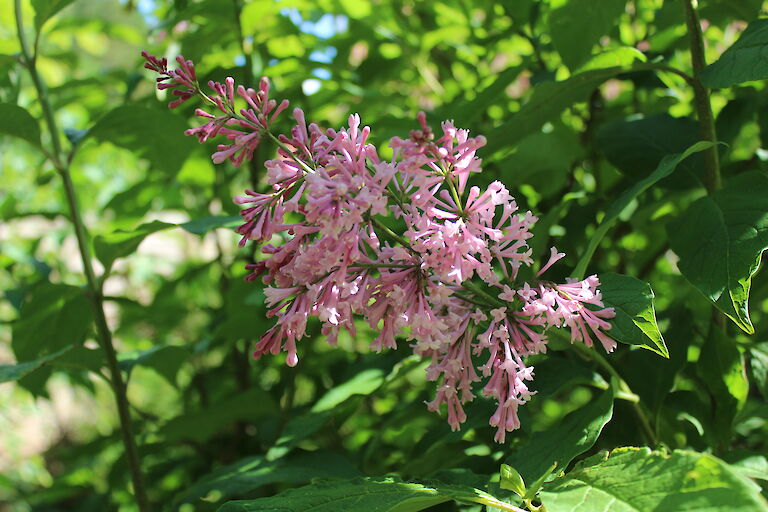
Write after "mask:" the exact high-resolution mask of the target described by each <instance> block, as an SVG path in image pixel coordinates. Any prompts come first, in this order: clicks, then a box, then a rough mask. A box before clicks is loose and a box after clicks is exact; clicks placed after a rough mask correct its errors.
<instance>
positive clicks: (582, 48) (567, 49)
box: [549, 0, 627, 69]
mask: <svg viewBox="0 0 768 512" xmlns="http://www.w3.org/2000/svg"><path fill="white" fill-rule="evenodd" d="M626 3H627V2H626V0H604V1H602V2H595V1H594V0H569V1H568V2H567V3H566V4H565V5H563V6H562V7H559V8H557V9H555V10H553V11H552V12H551V13H550V15H549V34H550V37H552V44H554V46H555V49H556V50H557V53H559V54H560V56H561V57H562V59H563V62H564V63H565V65H566V66H568V67H569V68H570V69H576V68H578V67H579V66H580V65H581V64H583V63H584V62H586V61H587V59H588V58H589V56H590V55H591V54H592V48H593V47H594V46H595V45H596V44H597V43H598V41H600V38H601V37H603V36H604V35H606V34H607V33H608V32H610V31H611V29H613V27H614V26H615V25H616V22H617V20H618V19H619V17H620V16H621V15H622V14H623V13H624V6H625V4H626Z"/></svg>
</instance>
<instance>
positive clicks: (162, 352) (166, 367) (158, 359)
mask: <svg viewBox="0 0 768 512" xmlns="http://www.w3.org/2000/svg"><path fill="white" fill-rule="evenodd" d="M189 356H190V351H189V349H187V348H185V347H180V346H176V345H155V346H154V347H152V348H150V349H147V350H143V351H141V352H139V353H138V354H126V355H123V356H122V357H121V358H120V367H121V368H122V369H123V370H124V371H126V372H128V373H130V371H131V370H132V369H133V368H134V367H135V366H138V365H140V366H145V367H147V368H152V369H153V370H155V371H156V372H157V373H158V374H160V375H161V376H162V377H163V378H165V380H167V381H168V382H169V383H170V384H171V385H172V386H175V385H176V374H178V373H179V370H180V369H181V366H182V365H183V364H184V363H185V362H186V361H187V359H189Z"/></svg>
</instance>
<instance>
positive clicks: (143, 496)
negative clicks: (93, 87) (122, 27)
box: [14, 0, 150, 512]
mask: <svg viewBox="0 0 768 512" xmlns="http://www.w3.org/2000/svg"><path fill="white" fill-rule="evenodd" d="M14 7H15V14H16V28H17V31H18V38H19V43H20V45H21V53H22V56H23V64H24V66H25V67H26V68H27V71H28V72H29V75H30V77H31V78H32V82H33V84H34V86H35V90H36V91H37V95H38V100H39V101H40V105H41V106H42V110H43V116H44V118H45V122H46V124H47V125H48V131H49V132H50V136H51V144H52V145H53V151H52V152H51V153H50V155H49V156H50V158H51V160H52V162H53V164H54V166H55V167H56V170H57V171H58V173H59V175H60V176H61V179H62V182H63V184H64V192H65V194H66V198H67V206H68V208H69V216H70V219H71V221H72V224H73V225H74V228H75V236H76V238H77V245H78V249H79V252H80V258H81V260H82V263H83V269H84V272H85V277H86V280H87V295H88V299H89V300H90V302H91V306H92V308H93V311H94V316H95V322H96V332H97V335H98V341H99V344H100V345H101V348H102V349H103V350H104V354H105V356H106V360H107V367H108V369H109V373H110V379H109V380H110V384H111V386H112V390H113V392H114V395H115V401H116V403H117V411H118V416H119V420H120V432H121V434H122V438H123V445H124V447H125V453H126V459H127V461H128V466H129V467H130V470H131V476H132V480H133V491H134V495H135V497H136V503H137V505H138V507H139V510H140V511H141V512H148V511H149V510H150V508H149V500H148V499H147V493H146V488H145V485H144V477H143V475H142V473H141V467H140V463H139V456H138V449H137V447H136V442H135V440H134V437H133V426H132V424H131V416H130V407H129V404H128V398H127V396H126V386H125V383H124V381H123V376H122V374H121V373H120V367H119V366H118V362H117V352H116V351H115V347H114V345H113V343H112V333H111V332H110V330H109V326H108V325H107V319H106V316H105V314H104V296H103V294H102V290H101V287H100V285H99V283H98V280H97V279H96V274H95V273H94V270H93V264H92V262H91V255H90V250H89V245H88V240H89V237H88V231H87V229H86V227H85V224H84V222H83V219H82V216H81V214H80V207H79V204H78V200H77V194H76V192H75V187H74V184H73V183H72V177H71V175H70V172H69V161H68V159H65V158H62V157H63V153H62V147H61V138H60V137H61V136H60V133H59V130H58V127H57V126H56V120H55V118H54V115H53V110H52V109H51V105H50V102H49V100H48V94H47V90H46V88H45V84H44V83H43V81H42V80H41V78H40V76H39V75H38V73H37V68H36V66H35V61H36V58H37V54H36V53H35V54H31V53H30V51H29V48H28V46H27V43H26V40H25V38H24V22H23V19H22V11H21V0H15V3H14ZM36 39H37V36H36Z"/></svg>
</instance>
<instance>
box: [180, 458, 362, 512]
mask: <svg viewBox="0 0 768 512" xmlns="http://www.w3.org/2000/svg"><path fill="white" fill-rule="evenodd" d="M357 476H361V474H360V471H358V470H357V469H355V468H354V466H352V464H350V462H349V461H348V460H347V459H345V458H344V457H342V456H340V455H339V454H337V453H334V452H327V451H316V452H309V453H299V454H296V455H291V456H288V457H285V458H282V459H279V460H276V461H274V462H268V461H266V460H265V459H264V458H263V457H258V456H257V457H248V458H245V459H242V460H240V461H238V462H235V463H234V464H230V465H228V466H224V467H222V468H219V469H217V470H216V471H214V472H213V473H211V474H209V475H207V476H205V477H203V478H202V479H200V480H199V481H197V482H196V483H195V484H193V485H192V486H191V487H190V488H188V489H187V490H185V491H184V492H182V493H181V494H180V495H179V496H178V498H177V499H176V502H177V503H186V502H194V501H196V500H199V499H204V500H205V501H208V502H211V501H213V502H218V501H222V500H225V499H227V498H230V497H232V496H240V495H243V494H246V493H248V492H251V491H254V490H256V489H258V488H259V487H263V486H265V485H270V484H275V483H280V484H303V483H307V482H309V481H311V480H312V479H314V478H354V477H357Z"/></svg>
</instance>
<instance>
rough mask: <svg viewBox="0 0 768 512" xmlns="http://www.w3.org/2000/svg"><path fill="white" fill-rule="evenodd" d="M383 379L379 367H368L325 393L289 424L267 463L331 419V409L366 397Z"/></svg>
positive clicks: (268, 454)
mask: <svg viewBox="0 0 768 512" xmlns="http://www.w3.org/2000/svg"><path fill="white" fill-rule="evenodd" d="M384 377H385V374H384V371H383V370H381V369H380V368H368V369H365V370H363V371H361V372H359V373H358V374H356V375H355V376H354V377H352V378H351V379H349V380H348V381H346V382H344V383H343V384H340V385H339V386H336V387H335V388H332V389H330V390H328V392H327V393H326V394H325V395H323V396H322V398H320V399H319V400H318V401H317V402H316V403H315V405H314V406H313V407H312V409H311V410H310V411H309V412H308V413H306V414H302V415H301V416H297V417H294V418H291V419H290V420H289V421H288V423H287V424H286V425H285V428H284V429H283V431H282V433H281V434H280V438H279V439H278V440H277V442H276V443H275V445H274V446H273V447H272V448H270V449H269V451H268V452H267V460H275V459H279V458H280V457H282V456H283V455H285V454H286V453H288V452H289V451H290V450H292V449H293V448H294V447H295V446H296V445H297V444H298V443H299V441H301V440H302V439H306V438H307V437H308V436H311V435H312V434H313V433H315V432H317V431H318V430H319V429H320V428H322V426H323V425H325V423H326V422H327V421H328V420H330V419H331V417H333V414H334V409H335V408H337V407H338V406H340V405H341V404H343V403H345V402H347V401H348V400H349V399H350V398H352V397H353V396H355V395H369V394H371V393H373V392H374V391H376V390H377V389H378V388H379V387H381V385H382V384H383V383H384Z"/></svg>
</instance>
